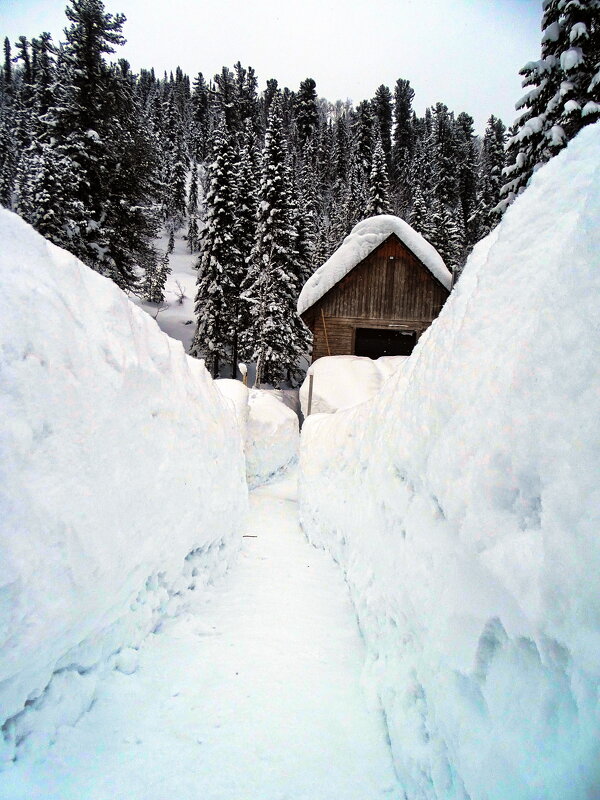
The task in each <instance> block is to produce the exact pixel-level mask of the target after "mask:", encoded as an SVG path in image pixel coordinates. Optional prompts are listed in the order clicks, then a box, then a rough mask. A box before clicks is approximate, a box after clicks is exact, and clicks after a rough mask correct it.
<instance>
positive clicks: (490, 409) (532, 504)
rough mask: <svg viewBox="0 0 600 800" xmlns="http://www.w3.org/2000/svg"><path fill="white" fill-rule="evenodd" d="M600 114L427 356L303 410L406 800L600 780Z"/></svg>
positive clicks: (322, 513) (547, 175)
mask: <svg viewBox="0 0 600 800" xmlns="http://www.w3.org/2000/svg"><path fill="white" fill-rule="evenodd" d="M599 222H600V126H598V125H596V126H593V127H589V128H587V129H585V130H584V131H583V132H582V133H581V134H580V135H579V136H578V137H577V139H576V140H574V141H573V142H571V143H570V145H569V147H568V148H567V149H566V150H565V151H563V152H562V153H561V154H560V155H559V156H558V157H556V158H555V159H553V160H552V161H551V162H550V163H549V164H548V165H546V166H545V167H544V168H543V169H542V170H540V172H539V173H537V174H536V175H535V176H534V179H533V181H532V184H531V186H530V187H529V188H528V190H527V192H525V194H524V195H523V196H521V197H519V198H518V200H517V201H516V202H515V204H514V205H513V206H512V207H511V208H510V209H509V211H508V212H507V214H506V215H505V217H504V219H503V221H502V223H501V224H500V226H499V228H498V229H497V230H496V231H495V232H494V233H493V234H492V235H491V236H490V237H488V239H487V240H485V241H484V242H482V243H480V245H479V246H478V247H477V248H476V251H475V252H474V254H473V255H472V257H471V258H470V260H469V262H468V264H467V267H466V269H465V272H464V273H463V276H462V277H461V280H460V281H459V283H458V285H457V287H456V288H455V290H454V292H453V293H452V295H451V296H450V299H449V301H448V302H447V303H446V305H445V307H444V309H443V311H442V313H441V315H440V317H439V318H438V320H436V321H435V322H434V323H433V325H432V326H431V328H430V329H429V331H427V333H426V334H425V335H424V336H423V338H422V339H421V341H420V342H419V344H418V346H417V348H416V350H415V352H414V353H413V355H412V356H411V358H410V362H409V366H408V368H407V369H405V370H401V371H400V373H399V374H398V376H396V377H394V378H392V379H391V380H390V381H389V382H388V383H387V384H386V386H385V387H384V388H383V390H382V391H381V393H380V394H378V395H377V397H376V398H374V399H373V401H371V402H369V403H366V404H364V405H362V406H360V407H357V408H355V409H350V410H347V411H341V412H338V413H337V414H335V415H333V416H325V415H317V416H316V417H311V418H309V420H308V421H307V422H306V423H305V426H304V429H303V435H302V442H301V455H300V461H301V473H302V474H301V486H300V495H301V520H302V525H303V527H304V530H305V531H306V533H307V534H308V536H309V538H310V539H311V540H312V541H313V542H315V543H317V544H321V545H323V546H324V547H326V548H328V549H330V550H331V551H332V552H333V554H334V555H335V557H336V558H337V559H338V560H339V561H340V563H341V564H342V565H343V567H344V569H345V570H346V574H347V578H348V581H349V583H350V585H351V587H352V592H353V596H354V600H355V603H356V606H357V610H358V615H359V619H360V624H361V626H362V629H363V632H364V634H365V638H366V640H367V645H368V649H369V653H370V660H369V665H368V674H369V675H370V678H371V680H372V682H373V684H374V685H375V686H377V688H378V691H379V694H380V696H381V699H382V701H383V705H384V708H385V712H386V716H387V720H388V725H389V729H390V736H391V740H392V747H393V750H394V756H395V759H396V764H397V768H398V773H399V775H400V777H401V780H403V781H404V782H405V785H406V791H407V795H408V797H409V798H411V799H412V798H439V799H440V800H450V799H451V798H467V797H468V798H471V800H483V798H485V800H507V798H510V800H524V799H525V798H527V800H533V799H534V798H535V800H558V799H559V798H560V800H568V799H571V800H582V798H586V797H597V796H598V792H599V791H600V713H599V688H600V536H599V535H598V534H599V530H600V489H599V477H600V435H599V433H600V429H599V424H598V423H599V420H600V374H599V369H598V365H599V364H600V224H599Z"/></svg>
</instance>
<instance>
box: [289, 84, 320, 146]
mask: <svg viewBox="0 0 600 800" xmlns="http://www.w3.org/2000/svg"><path fill="white" fill-rule="evenodd" d="M294 112H295V119H296V127H297V128H298V136H299V139H300V146H301V147H304V145H305V144H306V142H307V141H308V139H309V138H311V137H313V136H314V135H315V132H316V129H317V126H318V123H319V112H318V109H317V84H316V83H315V82H314V80H313V79H312V78H306V80H303V81H302V83H301V84H300V88H299V90H298V94H297V95H296V101H295V108H294Z"/></svg>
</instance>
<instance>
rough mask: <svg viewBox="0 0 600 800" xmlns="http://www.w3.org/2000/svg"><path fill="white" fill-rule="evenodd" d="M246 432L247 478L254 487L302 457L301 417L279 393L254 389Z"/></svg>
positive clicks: (250, 400) (251, 395) (251, 486)
mask: <svg viewBox="0 0 600 800" xmlns="http://www.w3.org/2000/svg"><path fill="white" fill-rule="evenodd" d="M248 403H249V416H248V427H247V429H246V476H247V479H248V485H249V486H250V488H254V487H256V486H260V485H261V484H263V483H266V482H267V481H268V480H269V479H270V478H272V477H273V476H274V475H276V474H277V473H278V472H281V471H282V470H283V469H285V467H287V466H288V465H289V464H291V462H292V461H294V459H296V458H297V456H298V445H299V439H300V433H299V421H298V415H297V414H296V412H295V411H293V410H292V409H291V408H289V407H288V406H287V405H285V403H284V402H283V400H281V399H280V398H279V397H277V395H276V393H275V392H272V391H264V390H261V389H252V390H251V391H250V397H249V401H248Z"/></svg>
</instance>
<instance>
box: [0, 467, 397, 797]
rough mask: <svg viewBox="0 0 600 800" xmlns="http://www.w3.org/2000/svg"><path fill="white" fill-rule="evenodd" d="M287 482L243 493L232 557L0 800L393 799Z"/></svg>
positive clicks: (5, 782)
mask: <svg viewBox="0 0 600 800" xmlns="http://www.w3.org/2000/svg"><path fill="white" fill-rule="evenodd" d="M294 498H295V481H294V476H293V474H290V475H287V476H286V477H285V478H284V480H282V481H280V482H279V483H275V484H271V485H269V486H266V487H263V488H261V489H258V490H256V491H255V492H253V494H252V496H251V507H250V513H249V516H248V524H247V527H246V537H247V538H244V540H243V542H244V543H243V546H242V550H241V553H240V557H239V559H238V561H237V563H236V565H235V566H234V567H233V568H232V569H231V571H230V572H229V574H228V575H227V576H225V578H223V580H221V581H220V582H219V583H218V584H217V585H216V586H215V587H211V590H210V592H204V593H202V594H201V595H200V596H199V597H198V598H197V599H196V602H195V603H194V604H193V605H190V606H189V609H188V612H187V613H185V614H183V615H181V616H179V617H177V618H176V619H172V620H169V621H167V622H165V623H164V624H163V625H162V627H161V628H160V630H158V631H157V632H156V634H155V635H152V636H150V637H149V638H148V639H146V640H145V642H144V643H143V644H142V645H141V647H140V649H139V653H138V660H137V664H136V666H135V670H134V671H133V672H132V673H131V674H127V671H125V672H119V671H115V672H113V673H112V676H111V678H110V680H109V681H108V682H107V684H106V685H105V687H104V689H103V692H102V694H101V696H100V697H99V698H98V700H97V702H96V703H95V705H94V707H93V708H92V709H91V710H90V711H89V713H87V714H86V715H85V716H84V717H83V718H82V719H81V720H80V721H79V722H78V724H77V725H75V726H74V727H64V728H63V729H62V730H61V731H60V732H59V734H58V736H57V739H56V743H55V744H54V746H53V747H52V748H51V749H50V751H49V752H48V755H47V758H46V760H44V761H41V762H39V763H32V762H29V761H27V762H22V763H17V764H16V766H15V767H13V769H11V770H10V771H8V772H6V773H4V774H3V775H2V780H1V781H0V798H2V800H84V799H85V800H115V799H118V800H120V799H121V798H123V800H125V798H126V800H167V798H177V800H200V798H201V800H283V798H286V799H287V800H342V798H343V800H377V798H389V799H390V800H399V799H400V798H401V797H403V795H402V793H401V791H400V789H399V787H398V784H397V782H396V779H395V776H394V771H393V768H392V761H391V754H390V751H389V746H388V744H387V741H386V735H387V734H386V729H385V723H384V718H383V715H382V713H381V709H380V708H379V706H378V703H377V700H376V698H374V697H369V698H368V697H366V696H365V694H364V691H363V689H362V687H361V669H362V665H363V663H364V646H363V642H362V640H361V637H360V635H359V632H358V629H357V626H356V619H355V616H354V610H353V608H352V604H351V602H350V598H349V595H348V589H347V587H346V585H345V583H344V580H343V577H342V575H341V573H340V572H339V570H338V568H337V567H336V565H335V564H334V563H333V562H332V560H331V559H330V557H329V556H327V555H326V554H325V553H323V552H320V551H318V550H315V549H313V548H312V547H310V545H308V543H307V542H306V540H305V539H304V537H303V536H302V534H301V533H300V530H299V528H298V523H297V514H296V505H295V502H294Z"/></svg>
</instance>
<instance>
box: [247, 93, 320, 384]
mask: <svg viewBox="0 0 600 800" xmlns="http://www.w3.org/2000/svg"><path fill="white" fill-rule="evenodd" d="M289 187H290V175H289V168H288V166H287V164H286V152H285V141H284V136H283V119H282V103H281V95H280V94H279V93H277V95H276V96H275V97H274V99H273V102H272V103H271V109H270V112H269V123H268V127H267V133H266V139H265V147H264V150H263V160H262V178H261V184H260V190H259V207H258V208H259V211H258V229H257V236H256V244H255V247H254V250H253V253H252V263H251V272H250V275H249V279H248V282H247V288H246V290H245V293H244V296H245V298H246V299H247V300H248V302H249V303H250V306H251V316H252V326H251V329H250V330H251V337H252V341H253V345H254V347H253V354H252V359H253V360H254V361H256V385H257V386H260V385H261V384H263V383H271V384H274V383H276V382H278V381H279V380H280V379H282V378H288V379H293V378H294V376H295V375H297V373H298V360H299V358H300V356H301V355H302V354H303V353H304V352H305V351H306V343H307V330H306V328H305V327H304V325H303V323H302V321H301V320H300V318H299V317H298V316H297V314H296V302H297V298H298V294H299V291H300V287H299V283H300V276H299V274H298V258H297V252H296V240H297V233H296V230H295V226H294V220H293V205H292V201H291V198H290V192H289Z"/></svg>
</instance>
